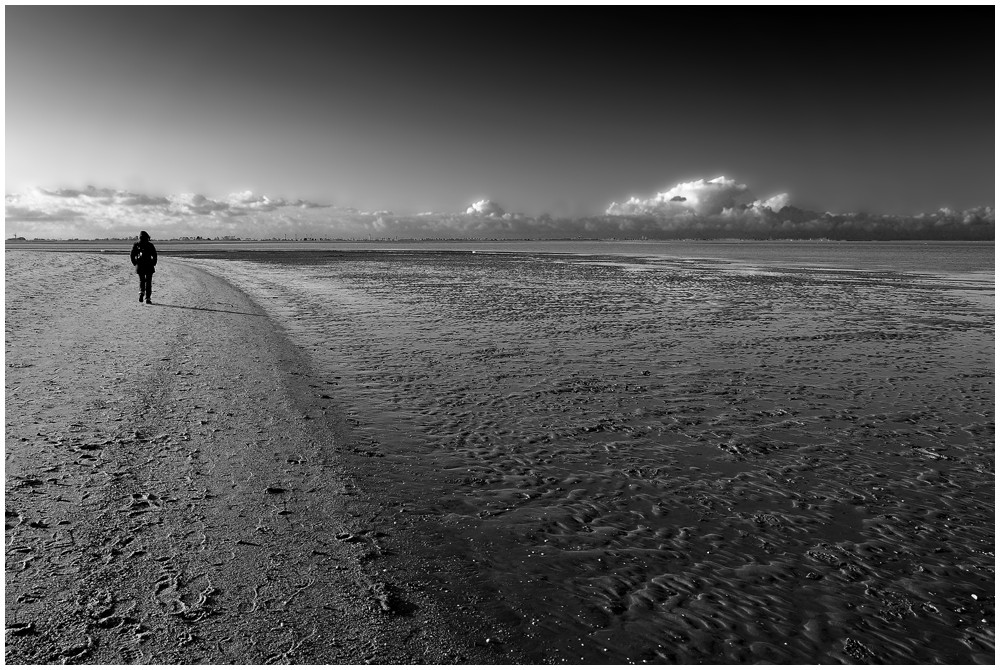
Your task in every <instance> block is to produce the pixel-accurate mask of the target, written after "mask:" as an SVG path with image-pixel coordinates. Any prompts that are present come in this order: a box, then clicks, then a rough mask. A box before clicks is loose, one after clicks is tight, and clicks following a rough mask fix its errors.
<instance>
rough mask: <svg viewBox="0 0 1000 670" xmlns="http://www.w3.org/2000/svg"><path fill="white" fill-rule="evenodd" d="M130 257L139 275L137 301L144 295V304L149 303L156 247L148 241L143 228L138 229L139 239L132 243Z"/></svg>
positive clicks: (147, 235) (147, 234) (140, 300)
mask: <svg viewBox="0 0 1000 670" xmlns="http://www.w3.org/2000/svg"><path fill="white" fill-rule="evenodd" d="M130 257H131V259H132V265H134V266H135V271H136V274H138V275H139V302H142V299H143V296H145V298H146V304H147V305H149V304H151V302H150V300H149V299H150V298H151V297H152V296H153V273H154V272H156V247H154V246H153V243H152V242H150V241H149V233H147V232H146V231H145V230H143V231H140V233H139V241H138V242H136V243H135V244H133V245H132V254H131V256H130Z"/></svg>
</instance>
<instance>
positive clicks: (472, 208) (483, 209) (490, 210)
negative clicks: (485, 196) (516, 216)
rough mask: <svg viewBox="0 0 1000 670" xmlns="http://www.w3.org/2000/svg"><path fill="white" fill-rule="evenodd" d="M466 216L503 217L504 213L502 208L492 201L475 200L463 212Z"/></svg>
mask: <svg viewBox="0 0 1000 670" xmlns="http://www.w3.org/2000/svg"><path fill="white" fill-rule="evenodd" d="M465 213H466V214H478V215H480V216H495V217H499V216H503V215H504V214H505V213H506V212H505V211H504V208H503V207H501V206H500V205H498V204H497V203H495V202H493V201H492V200H477V201H476V202H474V203H472V204H471V205H469V207H468V209H466V210H465Z"/></svg>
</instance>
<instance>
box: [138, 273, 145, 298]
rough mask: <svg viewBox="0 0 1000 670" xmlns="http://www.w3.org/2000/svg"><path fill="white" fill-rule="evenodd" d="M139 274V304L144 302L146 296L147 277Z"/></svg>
mask: <svg viewBox="0 0 1000 670" xmlns="http://www.w3.org/2000/svg"><path fill="white" fill-rule="evenodd" d="M138 274H139V302H142V298H143V296H144V295H145V294H146V276H145V275H143V274H142V273H141V272H140V273H138Z"/></svg>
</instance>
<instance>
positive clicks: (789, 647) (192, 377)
mask: <svg viewBox="0 0 1000 670" xmlns="http://www.w3.org/2000/svg"><path fill="white" fill-rule="evenodd" d="M167 248H168V250H169V247H167ZM715 248H716V249H718V247H715ZM809 249H810V250H811V251H812V252H813V253H815V255H816V258H817V259H819V260H820V261H821V263H822V264H821V265H813V266H809V267H806V266H798V265H794V264H789V263H785V262H778V261H780V259H781V258H782V254H784V253H786V252H787V247H767V248H766V249H765V251H766V253H767V254H768V256H767V261H766V262H763V261H759V260H753V258H752V257H751V258H741V259H740V260H738V261H734V260H731V259H730V260H726V259H725V258H724V257H720V258H700V259H694V260H692V259H689V258H675V257H672V256H670V257H668V256H659V257H656V258H649V257H642V256H641V255H639V254H635V255H631V256H629V257H621V256H613V255H599V254H593V253H590V252H588V253H587V254H585V255H572V254H559V253H544V254H538V253H532V252H531V251H530V250H524V249H520V250H518V252H517V253H494V252H489V253H473V252H472V251H470V250H468V249H457V250H456V249H449V250H445V251H441V250H432V251H426V250H420V249H403V250H389V251H378V250H367V251H365V250H354V251H346V252H345V251H342V250H326V251H323V250H322V249H319V250H317V248H316V247H313V248H305V247H304V248H302V249H293V250H290V251H284V252H283V251H275V249H274V248H271V249H270V250H267V249H254V250H251V251H246V250H244V251H241V250H239V249H227V248H224V247H220V248H217V249H216V250H214V251H213V250H212V249H211V248H208V247H202V248H201V249H200V250H194V251H191V250H190V249H184V248H177V249H175V250H173V252H171V251H168V252H167V253H166V254H164V256H163V258H162V259H161V265H162V267H161V269H160V271H159V272H158V273H157V274H156V276H155V277H154V295H153V300H154V304H153V305H149V306H147V305H139V304H138V303H136V302H134V301H135V298H136V293H137V289H136V287H135V286H134V284H136V283H137V282H136V281H135V278H134V275H132V274H131V273H130V272H129V271H128V270H129V268H128V266H127V264H124V267H123V263H122V261H123V257H122V256H121V255H120V254H118V255H115V254H100V253H87V254H84V253H81V254H55V253H50V252H37V251H20V250H19V251H12V250H8V251H7V254H6V260H7V290H6V299H7V303H6V310H7V311H6V315H7V332H6V346H7V350H6V356H7V358H6V364H7V369H6V375H7V377H6V408H7V450H6V491H7V498H6V508H7V518H6V521H7V524H6V527H7V553H6V556H7V603H6V614H7V661H8V662H13V663H21V662H39V663H45V662H60V661H64V660H65V661H70V662H116V663H117V662H132V661H138V662H143V663H193V662H206V663H264V662H296V663H328V662H333V663H363V662H367V663H372V662H374V663H416V662H432V663H455V662H461V663H494V662H508V663H519V662H534V663H552V662H555V663H567V662H584V663H629V662H655V663H684V664H693V663H705V662H709V663H757V662H777V663H817V662H818V663H897V664H910V663H951V664H962V663H992V662H993V660H994V598H993V592H994V563H995V558H994V542H995V537H994V523H995V508H994V505H995V503H994V491H995V486H994V464H995V456H994V444H995V438H994V430H995V428H994V415H993V399H994V391H993V389H994V384H993V382H994V374H993V370H994V361H993V341H994V340H993V338H994V321H993V296H994V293H993V281H992V275H991V274H989V273H988V272H987V271H986V270H983V268H980V267H979V265H982V263H979V262H978V261H977V262H975V263H971V262H968V263H967V259H966V260H963V261H962V263H966V264H967V265H968V267H966V265H961V267H960V268H959V270H957V271H955V272H951V273H950V274H949V272H947V271H945V269H942V268H935V270H934V272H928V271H921V270H920V268H921V267H922V264H923V263H924V261H922V260H915V259H919V258H924V257H926V258H934V257H935V256H936V255H937V257H938V258H940V256H941V250H926V249H923V248H920V249H917V250H916V251H917V252H919V254H922V256H917V255H916V252H911V251H910V250H909V249H908V248H905V247H903V248H902V251H903V253H904V254H906V257H905V258H903V259H902V261H899V260H896V261H894V260H893V259H892V258H891V254H889V253H888V251H892V249H893V248H889V247H881V248H877V249H875V248H873V249H868V250H867V251H866V252H867V253H869V254H870V256H871V258H872V261H871V263H872V264H873V266H874V267H869V268H867V269H861V270H859V269H856V268H855V269H851V268H847V267H844V265H843V264H841V263H839V262H838V259H837V258H836V257H835V256H831V252H830V249H831V248H830V247H822V246H814V247H810V248H809ZM833 249H834V251H836V247H834V248H833ZM752 251H753V250H751V252H752ZM897 251H898V250H897ZM944 251H945V252H948V253H952V254H956V255H957V256H962V255H963V254H964V255H966V256H968V250H965V251H963V249H961V248H951V247H947V248H945V249H944ZM753 253H757V252H753ZM757 256H758V257H760V254H759V253H758V254H757ZM845 258H846V256H845ZM894 263H895V265H896V266H903V267H904V269H905V271H900V270H893V269H892V267H893V266H894ZM907 264H909V265H907ZM911 266H913V267H911ZM990 272H991V271H990ZM137 316H142V317H145V318H144V320H143V321H141V323H144V324H145V325H144V326H143V327H137V325H136V324H137V321H136V317H137Z"/></svg>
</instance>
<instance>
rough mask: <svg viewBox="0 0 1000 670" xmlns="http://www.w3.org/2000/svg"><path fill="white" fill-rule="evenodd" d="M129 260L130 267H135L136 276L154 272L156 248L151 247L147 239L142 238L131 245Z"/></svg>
mask: <svg viewBox="0 0 1000 670" xmlns="http://www.w3.org/2000/svg"><path fill="white" fill-rule="evenodd" d="M130 258H131V259H132V265H134V266H135V271H136V274H153V273H154V272H156V247H154V246H153V243H152V242H150V241H149V238H148V237H143V238H142V239H140V240H139V241H138V242H136V243H135V244H133V245H132V253H131V255H130Z"/></svg>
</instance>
